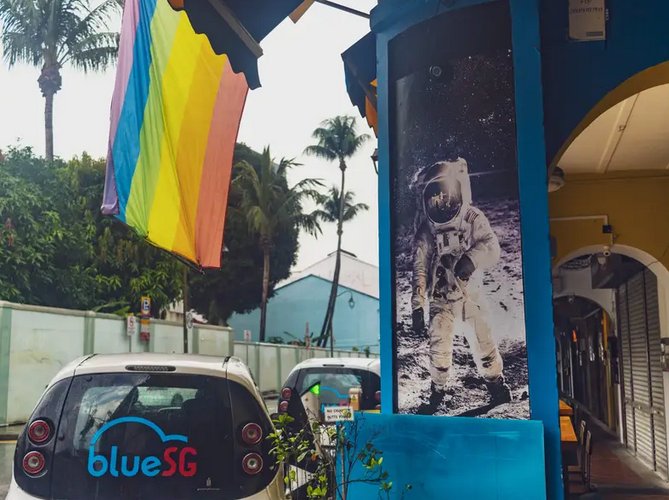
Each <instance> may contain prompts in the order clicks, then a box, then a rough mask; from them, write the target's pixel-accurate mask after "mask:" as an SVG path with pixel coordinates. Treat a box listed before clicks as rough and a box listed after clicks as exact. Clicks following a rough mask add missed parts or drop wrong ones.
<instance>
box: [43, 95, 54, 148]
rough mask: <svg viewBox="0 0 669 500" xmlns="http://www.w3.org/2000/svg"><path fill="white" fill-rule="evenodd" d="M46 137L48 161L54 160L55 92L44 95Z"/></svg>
mask: <svg viewBox="0 0 669 500" xmlns="http://www.w3.org/2000/svg"><path fill="white" fill-rule="evenodd" d="M44 137H45V140H46V143H45V152H46V159H47V161H53V94H52V93H51V92H47V93H46V94H45V95H44Z"/></svg>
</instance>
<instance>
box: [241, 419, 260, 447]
mask: <svg viewBox="0 0 669 500" xmlns="http://www.w3.org/2000/svg"><path fill="white" fill-rule="evenodd" d="M242 439H243V440H244V442H245V443H246V444H257V443H259V442H260V440H261V439H262V428H261V427H260V426H259V425H258V424H254V423H250V424H246V425H245V426H244V428H243V429H242Z"/></svg>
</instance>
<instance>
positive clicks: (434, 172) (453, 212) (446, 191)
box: [416, 158, 472, 228]
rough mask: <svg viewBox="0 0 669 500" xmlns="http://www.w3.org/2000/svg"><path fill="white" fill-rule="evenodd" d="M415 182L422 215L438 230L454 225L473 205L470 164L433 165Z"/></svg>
mask: <svg viewBox="0 0 669 500" xmlns="http://www.w3.org/2000/svg"><path fill="white" fill-rule="evenodd" d="M416 181H417V188H418V194H419V203H420V205H421V208H422V210H423V213H424V214H425V217H426V218H427V220H428V221H429V222H430V224H431V225H432V226H433V227H435V228H439V227H444V226H447V225H449V224H451V223H453V221H454V220H455V219H457V217H458V215H460V214H461V213H462V212H463V210H462V208H463V207H464V206H467V205H470V204H471V200H472V195H471V185H470V182H469V174H468V171H467V162H466V161H465V160H463V159H462V158H458V159H456V160H455V161H440V162H437V163H434V164H432V165H430V166H429V167H427V168H425V169H423V170H422V171H421V172H419V174H418V176H417V179H416Z"/></svg>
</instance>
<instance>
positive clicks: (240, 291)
mask: <svg viewBox="0 0 669 500" xmlns="http://www.w3.org/2000/svg"><path fill="white" fill-rule="evenodd" d="M261 159H262V155H261V154H260V153H258V152H256V151H254V150H252V149H251V148H249V147H248V146H246V145H245V144H237V145H235V153H234V157H233V162H234V164H237V163H240V162H242V161H246V162H248V163H249V164H251V165H252V166H253V168H254V169H255V170H256V172H257V173H258V175H260V171H261ZM232 174H233V179H234V178H236V177H238V176H239V169H235V170H233V173H232ZM239 191H241V190H240V189H233V190H232V192H231V193H230V196H229V197H228V211H227V214H226V218H225V233H224V235H223V242H224V243H225V246H226V247H227V248H228V251H227V252H226V253H225V254H224V256H223V259H222V260H221V268H220V269H205V270H204V271H203V272H198V271H192V272H191V273H190V274H189V276H188V282H189V292H190V293H189V297H190V304H191V306H192V307H193V308H194V309H196V310H197V311H198V312H200V313H202V314H204V315H205V316H206V317H207V319H208V320H209V322H210V323H213V324H219V325H225V324H227V321H228V319H229V318H230V316H231V315H232V314H233V313H238V314H243V313H247V312H250V311H252V310H254V309H257V308H259V307H260V305H261V301H260V294H259V293H258V290H260V289H261V288H262V280H263V266H262V264H263V253H262V249H261V248H260V245H259V244H258V241H259V238H258V235H257V233H253V232H251V231H250V230H249V227H248V224H247V222H246V216H245V214H244V213H243V212H242V211H241V202H242V196H241V193H240V192H239ZM298 236H299V228H297V227H295V226H291V227H286V228H284V229H283V230H282V231H280V232H278V233H277V234H275V235H274V239H273V241H272V246H271V249H270V262H271V263H272V265H271V266H270V275H269V293H268V299H271V297H272V294H273V291H274V287H275V285H276V284H277V283H279V282H280V281H283V280H285V279H286V278H288V277H289V276H290V270H291V268H292V267H293V266H294V265H295V263H296V260H297V250H298V246H299V245H298ZM266 340H267V341H270V339H269V338H266Z"/></svg>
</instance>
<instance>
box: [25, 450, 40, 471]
mask: <svg viewBox="0 0 669 500" xmlns="http://www.w3.org/2000/svg"><path fill="white" fill-rule="evenodd" d="M42 469H44V456H43V455H42V454H41V453H40V452H39V451H31V452H30V453H28V454H26V456H25V457H23V470H25V471H26V472H27V473H28V474H30V475H31V476H34V475H36V474H39V473H40V472H42Z"/></svg>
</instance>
